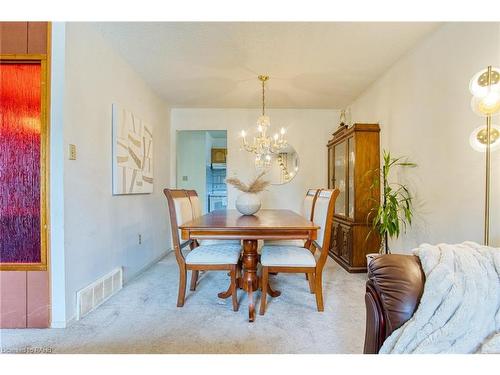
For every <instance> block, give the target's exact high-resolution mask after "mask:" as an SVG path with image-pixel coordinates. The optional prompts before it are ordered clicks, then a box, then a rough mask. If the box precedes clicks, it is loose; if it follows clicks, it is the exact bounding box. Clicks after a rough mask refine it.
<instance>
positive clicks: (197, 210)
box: [186, 190, 241, 245]
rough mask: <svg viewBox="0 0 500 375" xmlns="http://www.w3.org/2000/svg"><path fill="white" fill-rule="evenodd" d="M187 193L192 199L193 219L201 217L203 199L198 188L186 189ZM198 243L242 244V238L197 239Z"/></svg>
mask: <svg viewBox="0 0 500 375" xmlns="http://www.w3.org/2000/svg"><path fill="white" fill-rule="evenodd" d="M186 194H187V195H188V197H189V200H190V201H191V208H192V210H193V219H196V218H197V217H200V216H201V215H202V209H201V201H200V198H199V197H198V193H197V192H196V190H186ZM196 243H197V244H198V245H216V244H219V243H225V244H228V243H231V244H234V245H237V244H240V245H241V241H240V240H196Z"/></svg>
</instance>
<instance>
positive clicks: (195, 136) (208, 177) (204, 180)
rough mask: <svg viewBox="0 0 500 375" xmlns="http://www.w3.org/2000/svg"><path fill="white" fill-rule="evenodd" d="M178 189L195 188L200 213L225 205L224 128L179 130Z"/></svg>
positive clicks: (225, 142)
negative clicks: (199, 204) (200, 207)
mask: <svg viewBox="0 0 500 375" xmlns="http://www.w3.org/2000/svg"><path fill="white" fill-rule="evenodd" d="M176 141H177V155H176V160H177V166H176V181H177V188H178V189H192V190H196V192H197V193H198V196H199V198H200V201H201V204H202V211H203V213H204V214H205V213H208V212H212V211H215V210H225V209H226V208H227V185H226V175H227V131H226V130H178V131H177V137H176Z"/></svg>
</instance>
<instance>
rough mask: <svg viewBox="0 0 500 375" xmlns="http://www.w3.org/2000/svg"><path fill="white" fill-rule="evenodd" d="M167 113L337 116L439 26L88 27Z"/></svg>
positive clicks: (136, 24) (132, 24)
mask: <svg viewBox="0 0 500 375" xmlns="http://www.w3.org/2000/svg"><path fill="white" fill-rule="evenodd" d="M95 25H96V27H97V28H98V29H99V31H100V32H101V33H102V35H103V36H104V38H105V39H106V40H107V41H108V42H109V43H110V44H111V46H112V47H113V48H114V49H116V50H117V51H118V52H119V53H120V54H121V55H122V56H123V57H124V58H125V60H127V61H128V62H129V64H130V65H131V66H132V67H133V68H134V69H135V70H136V71H137V72H138V73H139V74H140V75H141V76H142V77H143V79H144V80H145V81H146V82H147V83H148V84H149V85H150V86H151V87H152V88H153V89H154V90H155V91H156V92H157V93H158V94H159V95H160V96H162V97H163V98H164V99H165V100H166V101H167V103H168V104H169V105H170V106H171V107H220V108H228V107H233V108H253V107H259V106H260V103H261V99H260V95H261V92H260V86H259V82H258V81H257V75H259V74H268V75H270V76H271V79H270V81H269V83H268V85H267V86H268V90H267V94H266V96H267V99H266V102H267V105H268V107H273V108H342V107H345V106H346V105H348V104H349V103H351V102H352V100H354V99H355V98H356V97H357V96H358V95H359V94H361V93H362V92H363V90H365V89H366V88H367V87H368V86H369V85H370V84H371V83H372V82H373V81H374V80H375V79H377V78H378V77H379V76H381V75H382V74H383V73H384V72H385V71H386V70H387V69H388V68H389V67H390V66H391V65H392V64H393V63H394V62H395V61H397V60H398V59H399V58H400V57H401V56H402V55H403V54H404V53H405V52H407V51H408V50H410V49H411V48H412V47H413V46H414V45H415V44H416V43H418V41H420V40H421V39H422V38H424V37H425V36H426V35H428V34H429V33H431V32H432V31H433V30H435V29H436V28H437V27H438V26H439V24H438V23H430V22H421V23H415V22H409V23H386V22H380V23H369V22H349V23H339V22H331V23H310V22H307V23H302V22H301V23H290V22H287V23H274V22H272V23H265V22H255V23H253V22H247V23H241V22H235V23H219V22H201V23H196V22H183V23H175V22H164V23H148V22H120V23H97V24H95Z"/></svg>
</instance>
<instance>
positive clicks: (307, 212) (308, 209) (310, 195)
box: [264, 189, 321, 252]
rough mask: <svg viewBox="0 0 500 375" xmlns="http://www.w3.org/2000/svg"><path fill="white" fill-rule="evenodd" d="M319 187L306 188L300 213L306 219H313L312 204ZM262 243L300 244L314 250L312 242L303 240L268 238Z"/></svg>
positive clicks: (316, 196)
mask: <svg viewBox="0 0 500 375" xmlns="http://www.w3.org/2000/svg"><path fill="white" fill-rule="evenodd" d="M320 190H321V189H309V190H307V193H306V196H305V198H304V201H303V202H302V209H301V215H302V216H303V217H305V218H306V219H307V220H311V221H312V220H313V215H314V204H315V203H316V199H317V198H318V193H319V192H320ZM264 245H267V246H300V247H306V248H308V249H311V251H312V252H314V248H313V247H312V246H311V245H312V243H311V242H310V241H309V242H307V241H304V240H269V241H264Z"/></svg>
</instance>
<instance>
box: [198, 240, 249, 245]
mask: <svg viewBox="0 0 500 375" xmlns="http://www.w3.org/2000/svg"><path fill="white" fill-rule="evenodd" d="M198 243H199V244H200V245H201V246H205V245H207V246H210V245H218V244H226V245H238V246H239V245H241V241H240V240H198Z"/></svg>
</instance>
